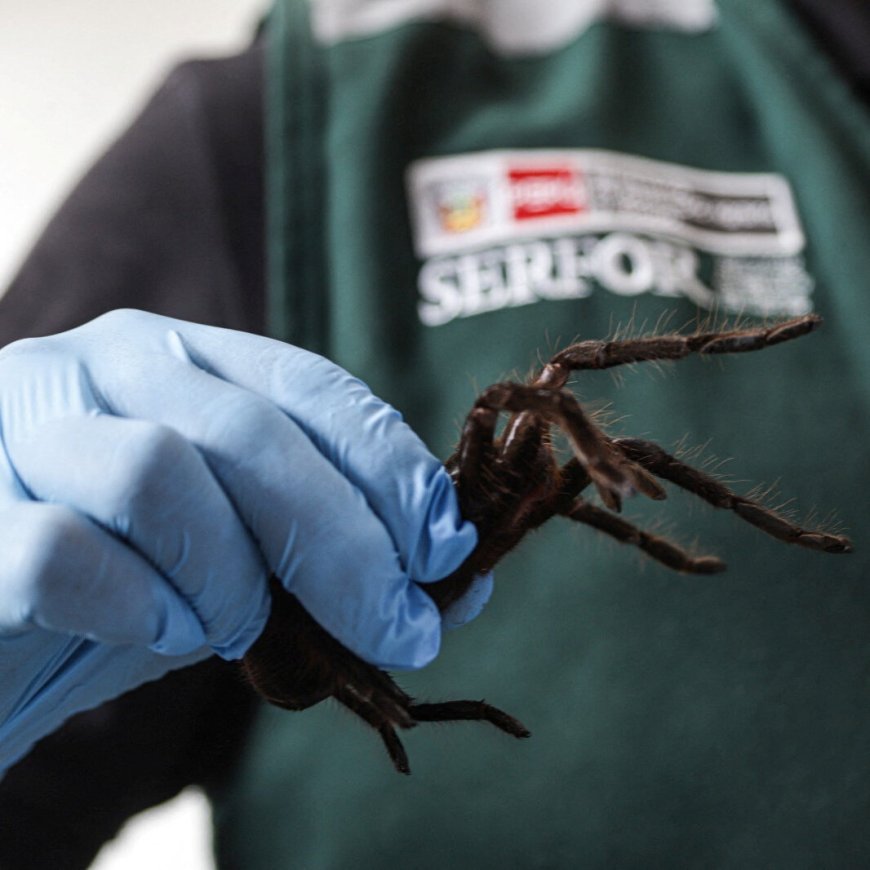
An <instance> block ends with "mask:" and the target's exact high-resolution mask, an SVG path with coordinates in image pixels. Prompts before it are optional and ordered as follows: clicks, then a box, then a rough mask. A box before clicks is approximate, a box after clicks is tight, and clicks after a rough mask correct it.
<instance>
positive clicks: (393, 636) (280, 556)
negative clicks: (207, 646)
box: [16, 353, 441, 669]
mask: <svg viewBox="0 0 870 870" xmlns="http://www.w3.org/2000/svg"><path fill="white" fill-rule="evenodd" d="M148 376H149V377H150V378H151V379H152V380H153V381H154V382H155V383H159V384H161V385H162V387H163V388H162V389H160V390H142V389H135V388H133V387H132V386H131V384H130V383H128V382H125V381H124V380H123V379H120V380H119V377H118V376H114V375H112V374H111V373H109V372H102V373H101V374H100V381H99V382H100V392H101V398H102V401H103V402H104V403H105V404H106V405H107V406H108V407H109V408H110V409H111V410H112V411H113V412H115V413H117V414H119V415H121V416H124V417H130V418H140V419H149V420H152V421H154V422H157V423H161V424H163V425H164V426H167V427H170V428H172V429H174V430H176V431H177V432H178V433H179V434H180V435H182V436H183V437H184V438H185V439H186V440H188V441H189V442H190V443H191V444H193V445H194V446H195V447H196V448H197V449H198V450H199V452H200V453H201V454H202V456H203V458H204V459H205V461H206V462H207V463H208V466H209V468H210V470H211V472H212V474H213V475H214V476H215V478H216V479H217V480H218V481H219V483H220V485H221V488H222V489H223V490H224V491H225V492H226V493H227V495H228V497H229V498H230V500H231V501H232V503H233V506H234V508H235V510H236V512H237V514H238V515H239V517H240V518H241V520H242V522H243V523H244V524H245V526H246V527H247V528H248V530H249V531H250V533H251V534H252V536H253V538H254V540H255V541H256V542H257V544H258V545H259V547H260V550H261V552H262V553H263V555H264V556H265V559H266V562H267V563H268V565H269V566H270V567H271V569H272V570H273V571H274V572H275V573H276V574H277V575H278V576H279V577H280V578H281V580H282V581H283V583H284V585H285V586H286V587H287V588H288V589H289V590H291V591H292V592H294V593H295V594H296V595H298V596H299V598H300V600H301V601H302V602H303V603H304V604H305V606H306V608H307V609H308V610H309V612H310V613H311V614H312V616H314V618H315V619H316V620H317V621H318V622H319V623H320V624H321V625H322V626H323V627H324V628H326V630H327V631H329V632H330V633H332V634H333V635H334V636H335V637H337V638H338V639H339V640H341V641H342V642H343V643H344V644H345V645H346V646H348V647H349V648H350V649H352V650H353V651H354V652H356V653H357V654H358V655H360V656H361V657H362V658H364V659H365V660H366V661H369V662H372V663H374V664H377V665H380V666H381V667H390V668H396V669H399V668H414V667H422V666H423V665H424V664H426V663H427V662H429V661H431V660H432V659H433V658H434V657H435V655H437V652H438V649H439V646H440V637H441V624H440V615H439V613H438V610H437V608H436V607H435V605H434V604H433V602H432V600H431V599H430V598H429V596H428V595H426V593H425V592H423V590H422V589H420V588H419V587H418V586H416V584H413V583H410V582H409V580H408V576H407V573H406V572H405V571H404V570H403V568H402V564H401V562H400V559H399V557H398V554H397V552H396V547H395V544H394V542H393V540H392V538H391V536H390V535H389V533H388V532H387V530H386V528H385V527H384V525H383V523H382V522H381V521H380V519H379V518H378V516H377V515H376V514H375V513H374V512H373V511H372V509H371V507H370V505H369V503H368V501H367V499H366V497H365V496H364V495H363V493H362V492H360V490H359V489H357V488H356V487H355V486H354V485H353V484H352V483H351V482H350V481H349V480H348V479H347V478H346V477H345V476H344V475H343V474H341V472H340V471H339V470H337V469H336V468H335V466H334V465H333V464H332V463H331V462H330V461H329V460H328V459H327V458H326V457H324V456H323V455H322V454H321V453H320V452H319V451H318V449H317V448H316V447H315V446H314V445H313V444H312V443H311V440H310V439H309V438H308V436H307V435H306V433H305V432H303V431H302V430H301V429H300V428H299V427H298V426H297V425H296V424H295V423H294V422H293V421H292V420H291V419H290V418H288V417H287V416H286V415H285V414H283V413H282V412H281V411H280V410H279V409H278V408H276V407H275V406H274V405H273V404H272V403H270V402H268V401H267V400H265V399H263V398H262V397H260V396H258V395H256V394H255V393H252V392H249V391H247V390H244V389H242V388H240V387H237V386H236V385H234V384H231V383H228V382H226V381H223V380H221V379H219V378H216V377H214V376H213V375H211V374H208V373H207V372H204V371H202V370H201V369H199V368H197V367H195V366H192V365H190V364H189V363H187V362H182V361H179V360H178V359H176V358H174V357H171V356H168V355H166V354H165V353H164V354H159V355H155V356H154V357H153V358H152V359H151V360H150V366H149V370H148ZM191 409H195V411H192V410H191ZM16 450H17V448H16Z"/></svg>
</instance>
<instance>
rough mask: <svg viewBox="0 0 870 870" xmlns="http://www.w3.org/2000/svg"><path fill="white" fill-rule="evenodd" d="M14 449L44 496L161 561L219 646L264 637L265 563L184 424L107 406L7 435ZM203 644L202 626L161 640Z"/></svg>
mask: <svg viewBox="0 0 870 870" xmlns="http://www.w3.org/2000/svg"><path fill="white" fill-rule="evenodd" d="M6 449H7V452H8V455H9V457H10V459H11V460H12V462H13V464H14V465H15V468H16V469H17V471H18V475H19V477H20V479H21V481H22V483H23V484H24V485H25V486H26V487H27V488H28V490H29V491H30V493H31V494H32V496H33V497H34V498H35V499H37V500H40V501H45V502H55V503H59V504H63V505H66V506H68V507H71V508H73V509H74V510H76V511H78V512H80V513H82V514H85V515H87V516H88V517H90V518H91V519H93V520H95V521H96V522H97V523H99V525H100V526H102V527H103V528H105V529H108V530H109V531H110V532H112V533H113V534H115V535H117V536H118V537H119V538H121V539H122V540H124V541H125V542H127V543H128V544H130V546H132V547H133V548H134V549H135V550H137V551H138V552H139V553H140V554H141V555H142V556H143V557H144V558H145V559H146V560H147V561H148V562H149V563H150V564H151V565H153V566H154V568H156V570H157V572H159V574H160V575H161V576H162V577H163V578H165V581H164V584H168V585H171V586H172V587H174V588H175V589H176V590H177V591H178V592H179V594H180V595H181V597H182V598H183V599H184V601H185V602H186V603H187V606H188V608H189V610H190V614H191V616H192V617H196V618H198V619H199V620H200V622H201V623H202V630H203V631H204V636H205V638H206V639H207V642H208V643H209V644H210V645H211V646H212V648H213V649H214V650H215V651H216V652H217V653H219V654H220V655H222V656H224V657H226V658H238V657H240V656H241V655H243V654H244V653H245V652H246V651H247V649H248V647H249V646H250V645H251V644H252V643H253V642H254V640H256V638H257V637H258V636H259V634H260V631H261V630H262V628H263V625H264V624H265V621H266V618H267V616H268V612H269V598H268V587H267V582H266V581H267V576H268V572H267V569H266V566H265V564H264V562H263V559H262V556H261V555H260V552H259V550H258V549H257V547H256V545H255V544H254V542H253V541H252V540H251V538H250V535H249V534H248V532H247V530H246V529H245V527H244V525H243V524H242V522H241V521H240V519H239V517H238V516H237V514H236V512H235V510H234V508H233V506H232V504H231V503H230V501H229V499H228V498H227V496H226V494H225V493H224V492H223V490H222V489H221V488H220V486H219V485H218V483H217V481H216V480H215V479H214V477H213V476H212V474H211V472H210V471H209V469H208V466H207V465H206V463H205V462H204V460H203V458H202V456H201V455H200V454H199V453H198V452H197V451H196V449H195V448H194V447H193V446H192V445H191V444H189V443H188V442H187V441H185V440H184V438H182V437H181V436H180V435H179V434H178V433H177V432H175V431H174V430H172V429H170V428H168V427H166V426H162V425H160V424H157V423H153V422H150V421H145V420H127V419H122V418H119V417H111V416H107V415H104V414H97V415H89V416H77V417H62V418H60V419H55V420H50V421H48V422H46V423H43V424H42V425H41V426H37V427H36V428H34V429H33V430H31V431H30V432H28V434H27V437H26V438H23V439H17V438H10V439H8V440H7V445H6ZM120 576H122V577H123V574H121V575H120ZM202 642H203V637H202V636H201V635H199V634H197V635H196V636H191V637H178V638H175V637H166V638H164V639H163V641H162V643H164V644H166V645H168V646H166V648H165V649H161V648H160V647H155V648H156V649H160V651H165V652H167V653H173V654H177V653H178V652H182V651H187V649H190V648H192V647H191V646H190V644H191V643H194V644H195V645H199V644H201V643H202ZM180 647H182V648H183V649H182V648H180Z"/></svg>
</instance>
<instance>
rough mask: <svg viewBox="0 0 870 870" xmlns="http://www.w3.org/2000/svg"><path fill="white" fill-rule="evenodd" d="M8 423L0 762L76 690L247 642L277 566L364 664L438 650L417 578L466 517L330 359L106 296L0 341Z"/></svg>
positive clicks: (80, 701)
mask: <svg viewBox="0 0 870 870" xmlns="http://www.w3.org/2000/svg"><path fill="white" fill-rule="evenodd" d="M0 430H2V441H3V447H4V450H3V451H0V514H2V516H0V554H2V556H0V770H2V769H3V768H4V767H6V766H8V765H9V764H10V763H11V762H12V761H14V760H15V759H16V758H17V757H19V756H20V755H22V754H23V753H24V752H25V751H26V750H27V748H28V747H29V746H30V745H31V744H32V743H33V742H34V741H35V740H36V739H38V738H39V737H41V736H43V735H44V734H46V733H48V732H50V731H51V730H53V729H54V728H56V727H57V726H58V725H59V724H60V723H61V722H62V721H63V720H64V719H65V718H67V717H68V716H70V715H71V714H72V713H74V712H76V711H78V710H82V709H85V708H87V707H91V706H94V705H96V704H98V703H100V702H102V701H104V700H106V699H108V698H111V697H114V696H116V695H118V694H120V693H122V692H123V691H125V690H127V689H129V688H132V687H133V686H135V685H138V684H139V683H142V682H145V681H147V680H150V679H154V678H156V677H158V676H160V675H162V674H163V673H165V672H166V671H168V670H170V669H172V668H176V667H180V666H182V665H184V664H188V663H190V662H192V661H196V660H198V659H201V658H203V657H205V656H207V655H209V654H210V653H211V652H212V651H215V652H217V653H218V654H220V655H221V656H224V657H225V658H229V659H232V658H237V657H240V656H242V655H243V654H244V653H245V651H246V650H247V649H248V647H249V646H250V645H251V644H252V643H253V642H254V640H255V639H256V638H257V636H258V635H259V633H260V631H261V630H262V628H263V625H264V623H265V620H266V618H267V616H268V610H269V603H268V595H267V582H266V581H267V577H268V575H269V573H270V572H275V573H276V574H277V575H278V576H279V577H281V578H282V580H283V581H284V583H285V585H286V586H287V588H288V589H289V590H291V591H292V592H294V593H295V594H296V595H297V596H298V597H299V598H300V600H301V601H302V602H303V603H304V605H305V606H306V608H307V609H308V610H309V611H310V613H311V614H312V615H313V616H314V617H315V618H316V619H317V620H318V621H319V622H320V623H321V624H322V625H323V626H324V627H325V628H326V629H327V630H328V631H329V632H330V633H331V634H333V635H334V636H335V637H337V638H338V639H339V640H341V641H342V642H343V643H344V644H345V645H346V646H347V647H349V648H350V649H352V650H353V651H354V652H356V653H357V654H358V655H360V656H361V657H362V658H364V659H365V660H367V661H369V662H371V663H373V664H377V665H379V666H381V667H387V668H397V669H406V668H416V667H421V666H422V665H424V664H426V663H427V662H429V661H430V660H431V659H432V658H433V657H434V656H435V655H436V654H437V652H438V648H439V642H440V634H441V619H440V617H439V614H438V611H437V609H436V608H435V606H434V605H433V603H432V601H431V599H429V597H428V596H427V595H426V594H425V593H424V592H423V591H422V590H421V589H420V587H419V586H417V585H416V582H420V583H426V582H429V581H434V580H437V579H440V578H441V577H443V576H445V575H446V574H449V573H450V572H451V571H452V570H454V569H455V568H456V567H457V566H458V565H459V564H460V563H461V562H462V561H463V560H464V559H465V557H466V556H467V555H468V554H469V553H470V551H471V550H472V548H473V547H474V544H475V542H476V532H475V530H474V528H473V527H472V526H471V525H470V524H469V523H466V522H463V521H462V520H461V518H460V516H459V513H458V507H457V503H456V498H455V494H454V489H453V485H452V483H451V482H450V479H449V477H448V475H447V473H446V472H445V470H444V468H443V466H442V465H441V463H440V462H438V460H437V459H435V458H434V457H433V456H432V455H431V454H430V453H429V452H428V450H426V448H425V447H424V446H423V444H422V442H421V441H420V440H419V439H418V438H417V437H416V436H415V435H414V433H413V432H412V431H411V430H410V429H409V428H408V426H406V425H405V424H404V423H403V422H402V420H401V417H400V416H399V414H398V413H397V412H396V411H395V410H394V409H393V408H391V407H389V406H388V405H386V404H384V403H383V402H381V401H380V400H379V399H377V398H375V397H374V396H373V395H372V394H371V392H370V391H369V390H368V388H367V387H366V386H365V385H364V384H362V383H360V382H359V381H358V380H356V379H354V378H353V377H351V376H350V375H349V374H348V373H347V372H345V371H343V370H342V369H340V368H338V367H337V366H335V365H333V364H332V363H330V362H328V361H327V360H325V359H323V358H321V357H318V356H315V355H313V354H310V353H307V352H305V351H302V350H299V349H297V348H294V347H290V346H288V345H284V344H281V343H279V342H276V341H272V340H269V339H265V338H261V337H258V336H253V335H247V334H244V333H239V332H233V331H230V330H225V329H217V328H213V327H205V326H200V325H196V324H190V323H185V322H182V321H178V320H171V319H168V318H164V317H158V316H156V315H151V314H145V313H142V312H137V311H118V312H112V313H111V314H108V315H105V316H103V317H100V318H98V319H97V320H94V321H93V322H91V323H88V324H86V325H85V326H82V327H80V328H78V329H75V330H72V331H70V332H66V333H63V334H60V335H56V336H51V337H48V338H40V339H28V340H25V341H20V342H16V343H14V344H12V345H10V346H8V347H7V348H5V349H4V350H2V351H0ZM414 581H416V582H414ZM481 587H482V588H483V589H484V590H485V589H486V588H487V587H488V583H487V582H486V581H485V582H484V583H482V584H481ZM480 597H481V594H480V590H478V593H477V595H476V596H470V597H469V608H467V612H466V613H465V617H468V616H470V615H472V613H471V611H473V610H474V609H475V598H480ZM483 597H484V598H485V597H486V596H485V592H484V594H483ZM457 617H458V618H459V620H460V621H461V619H462V618H463V615H462V614H461V613H459V614H458V615H457V613H456V612H455V611H454V612H453V613H452V614H451V621H456V619H457Z"/></svg>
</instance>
